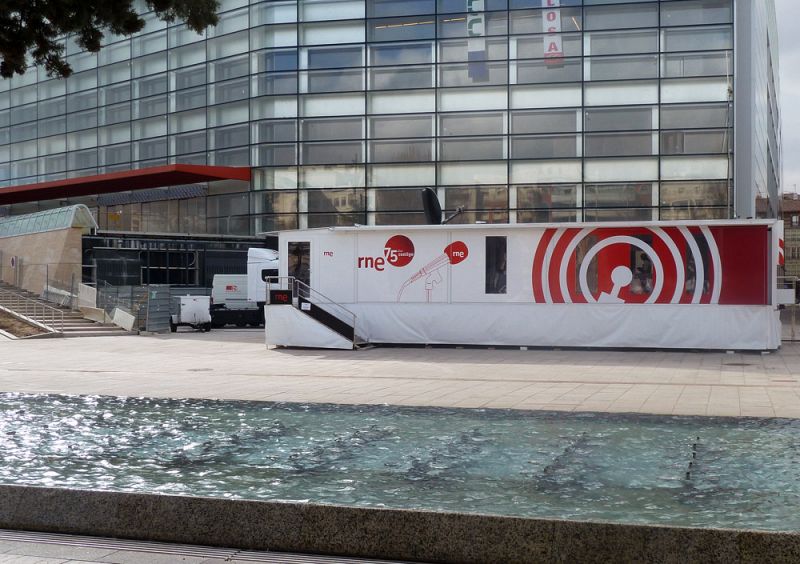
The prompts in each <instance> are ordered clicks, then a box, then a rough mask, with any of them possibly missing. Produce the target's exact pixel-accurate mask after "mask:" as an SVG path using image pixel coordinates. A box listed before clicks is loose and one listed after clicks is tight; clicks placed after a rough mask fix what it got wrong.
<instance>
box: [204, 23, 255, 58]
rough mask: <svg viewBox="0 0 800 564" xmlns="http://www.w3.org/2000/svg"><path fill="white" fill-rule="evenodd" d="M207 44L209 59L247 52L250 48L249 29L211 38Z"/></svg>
mask: <svg viewBox="0 0 800 564" xmlns="http://www.w3.org/2000/svg"><path fill="white" fill-rule="evenodd" d="M206 45H207V56H208V59H209V60H211V59H220V58H222V57H228V56H231V55H239V54H240V53H245V52H247V50H248V30H244V31H241V32H239V33H231V34H229V35H223V36H222V37H215V38H214V39H209V40H208V42H207V43H206Z"/></svg>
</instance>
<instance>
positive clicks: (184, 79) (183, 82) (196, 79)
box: [172, 65, 208, 90]
mask: <svg viewBox="0 0 800 564" xmlns="http://www.w3.org/2000/svg"><path fill="white" fill-rule="evenodd" d="M172 76H173V79H174V81H175V82H174V86H175V89H176V90H182V89H184V88H193V87H195V86H204V85H205V84H206V82H208V81H207V79H206V66H205V65H197V66H194V67H187V68H184V69H179V70H176V71H173V72H172Z"/></svg>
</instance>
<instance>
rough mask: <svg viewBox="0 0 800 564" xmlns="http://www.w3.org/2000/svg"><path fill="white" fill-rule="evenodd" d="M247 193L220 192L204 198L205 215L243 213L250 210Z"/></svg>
mask: <svg viewBox="0 0 800 564" xmlns="http://www.w3.org/2000/svg"><path fill="white" fill-rule="evenodd" d="M249 199H250V197H249V194H248V193H247V192H245V193H239V194H221V195H219V196H209V197H208V198H207V199H206V210H207V211H206V215H207V217H223V216H229V215H244V214H247V213H249V211H250V203H249Z"/></svg>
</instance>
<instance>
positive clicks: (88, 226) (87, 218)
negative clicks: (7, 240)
mask: <svg viewBox="0 0 800 564" xmlns="http://www.w3.org/2000/svg"><path fill="white" fill-rule="evenodd" d="M70 227H76V228H79V229H81V230H83V232H84V233H88V232H89V231H91V230H92V229H97V222H96V221H95V219H94V217H93V216H92V212H90V211H89V208H87V207H86V206H84V205H83V204H77V205H74V206H65V207H63V208H54V209H52V210H45V211H40V212H36V213H29V214H25V215H14V216H11V217H4V218H2V219H0V237H15V236H17V235H30V234H33V233H43V232H45V231H55V230H58V229H67V228H70Z"/></svg>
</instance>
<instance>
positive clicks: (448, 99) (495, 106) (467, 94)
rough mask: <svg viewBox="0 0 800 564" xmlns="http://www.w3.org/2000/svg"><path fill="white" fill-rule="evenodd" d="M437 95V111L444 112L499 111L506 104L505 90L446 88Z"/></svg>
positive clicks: (506, 95) (506, 90) (506, 91)
mask: <svg viewBox="0 0 800 564" xmlns="http://www.w3.org/2000/svg"><path fill="white" fill-rule="evenodd" d="M438 95H439V110H440V111H444V112H460V111H474V110H500V109H505V108H506V106H507V104H508V89H506V88H497V87H494V88H488V87H480V88H478V87H475V88H446V89H442V90H439V91H438Z"/></svg>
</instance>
